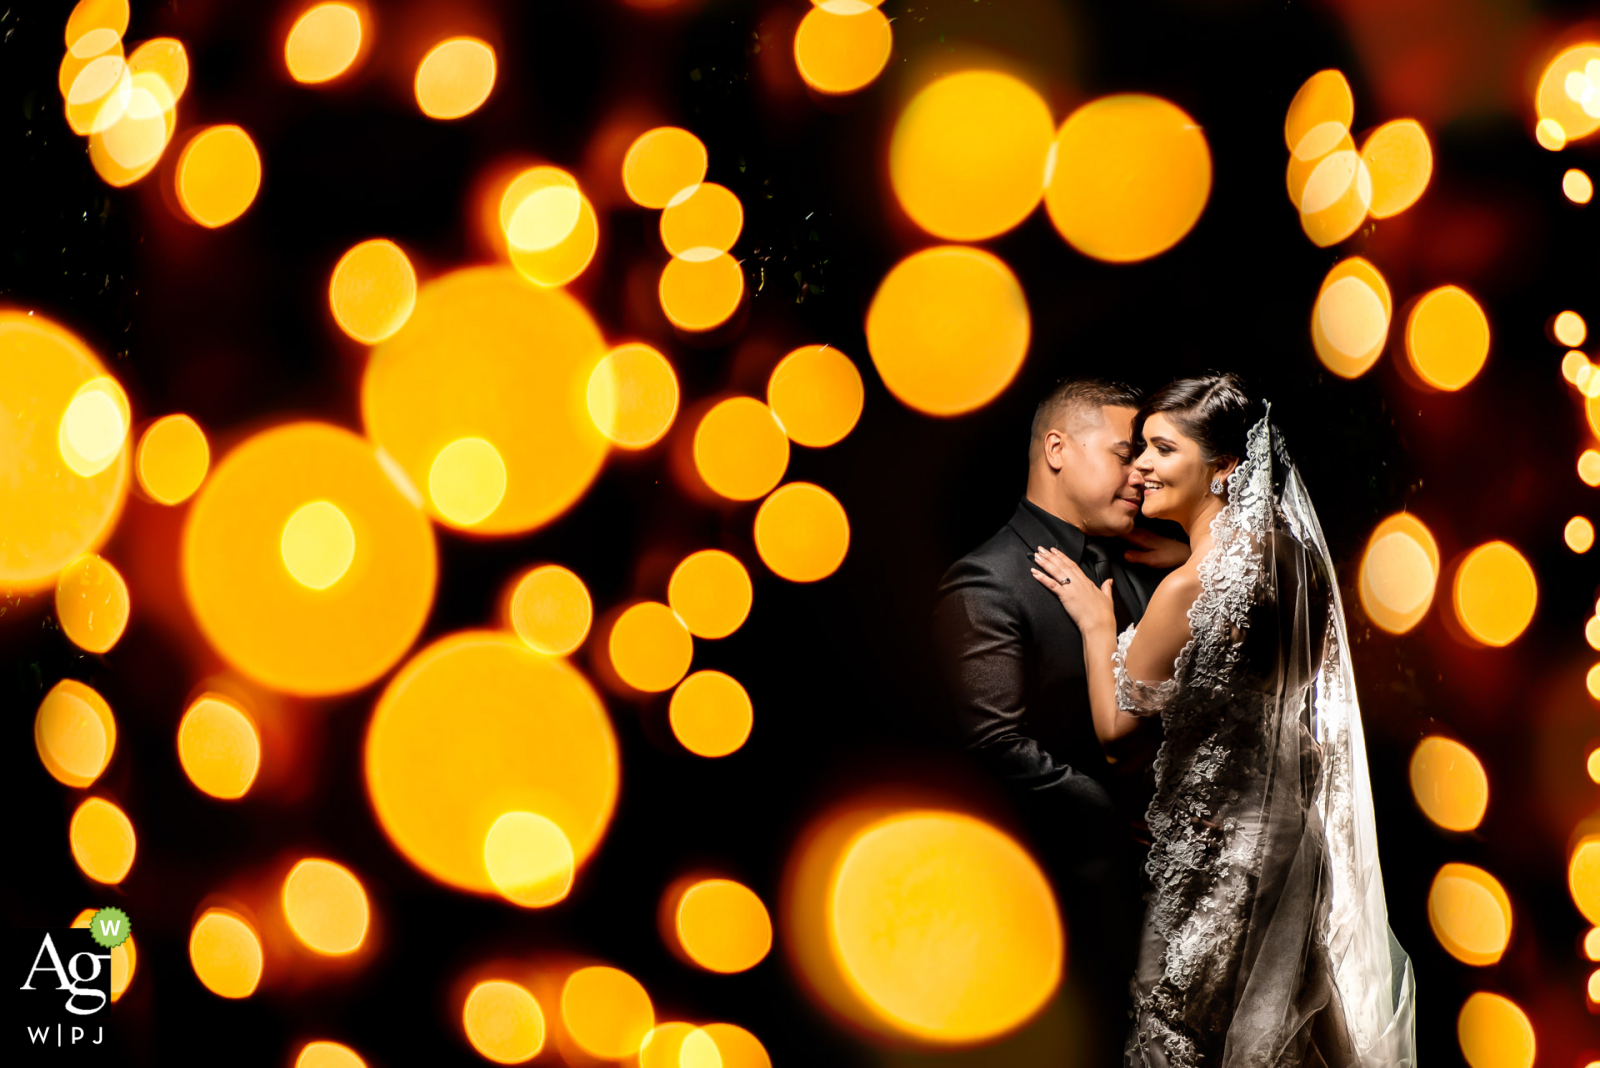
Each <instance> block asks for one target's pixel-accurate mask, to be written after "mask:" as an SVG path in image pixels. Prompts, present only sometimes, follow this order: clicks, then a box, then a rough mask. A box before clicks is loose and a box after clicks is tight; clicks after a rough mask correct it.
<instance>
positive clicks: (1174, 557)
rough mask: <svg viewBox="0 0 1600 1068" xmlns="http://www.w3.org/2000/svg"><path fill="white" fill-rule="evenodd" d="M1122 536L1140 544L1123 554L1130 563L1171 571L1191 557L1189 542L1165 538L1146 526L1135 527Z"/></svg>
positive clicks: (1125, 539) (1126, 539)
mask: <svg viewBox="0 0 1600 1068" xmlns="http://www.w3.org/2000/svg"><path fill="white" fill-rule="evenodd" d="M1122 537H1123V540H1124V541H1131V542H1133V544H1135V545H1137V546H1139V548H1137V549H1129V550H1128V551H1127V552H1125V553H1123V554H1122V558H1123V559H1124V560H1126V561H1128V563H1130V564H1143V565H1144V566H1146V567H1153V568H1155V569H1157V570H1158V571H1170V570H1171V569H1172V568H1175V567H1182V566H1183V565H1184V564H1185V563H1186V562H1187V561H1188V559H1189V543H1188V542H1186V541H1179V540H1178V539H1177V538H1164V537H1162V536H1161V535H1160V534H1156V533H1154V532H1153V531H1149V530H1146V529H1145V528H1144V527H1134V528H1133V529H1132V530H1130V531H1128V532H1127V533H1126V534H1124V535H1123V536H1122Z"/></svg>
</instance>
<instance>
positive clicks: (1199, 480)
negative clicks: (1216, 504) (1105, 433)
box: [1133, 412, 1217, 523]
mask: <svg viewBox="0 0 1600 1068" xmlns="http://www.w3.org/2000/svg"><path fill="white" fill-rule="evenodd" d="M1133 467H1134V470H1135V471H1137V472H1139V474H1140V475H1141V476H1143V478H1144V514H1145V515H1147V516H1149V517H1150V518H1152V519H1171V520H1175V521H1176V522H1179V523H1186V522H1187V521H1188V519H1189V517H1191V516H1193V515H1194V514H1196V512H1197V511H1198V510H1199V508H1200V506H1201V505H1202V504H1204V503H1205V500H1206V497H1207V496H1208V495H1209V494H1210V492H1211V490H1210V486H1211V479H1212V478H1213V477H1215V475H1216V473H1217V465H1216V464H1215V463H1207V462H1206V460H1205V457H1203V456H1202V455H1201V453H1200V445H1199V443H1198V442H1196V441H1195V440H1194V439H1193V438H1191V437H1189V436H1188V435H1187V434H1185V433H1184V432H1183V431H1181V430H1179V429H1178V426H1177V424H1176V423H1174V422H1173V421H1172V420H1170V419H1168V418H1167V417H1166V415H1165V414H1163V413H1161V412H1157V413H1156V414H1154V415H1152V416H1151V417H1150V418H1149V419H1146V420H1145V423H1144V450H1143V451H1142V452H1141V453H1140V454H1139V455H1138V456H1137V457H1136V458H1135V459H1134V461H1133Z"/></svg>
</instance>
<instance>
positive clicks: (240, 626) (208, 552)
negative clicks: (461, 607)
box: [183, 422, 438, 695]
mask: <svg viewBox="0 0 1600 1068" xmlns="http://www.w3.org/2000/svg"><path fill="white" fill-rule="evenodd" d="M313 502H327V503H328V504H331V505H332V506H333V507H334V508H336V509H338V511H339V513H340V514H342V515H343V516H344V518H345V519H346V520H347V521H348V523H349V527H350V530H351V531H352V532H353V534H354V548H353V553H352V555H351V556H350V559H349V563H348V566H347V567H346V568H345V569H344V571H343V572H342V573H341V574H340V576H339V578H338V579H337V580H336V581H334V582H333V583H332V584H330V585H329V586H327V587H326V588H325V589H313V588H311V587H310V586H307V585H304V584H303V583H301V582H299V581H296V579H295V578H294V576H293V575H292V574H291V572H290V570H289V567H288V566H287V564H286V562H285V557H284V532H285V528H286V527H287V526H288V524H289V520H290V519H291V518H292V517H293V516H295V515H296V514H297V513H300V512H301V510H302V509H303V508H305V506H306V505H308V504H312V503H313ZM437 577H438V562H437V559H436V555H435V550H434V544H433V531H432V528H431V527H429V525H428V520H427V518H426V517H425V516H424V515H423V514H422V512H421V511H419V510H418V509H417V508H416V507H415V506H414V505H413V504H411V503H410V502H409V501H407V500H406V498H405V497H404V496H403V495H402V494H401V492H400V490H399V489H397V488H396V487H395V485H394V484H393V483H392V482H391V481H390V479H389V477H388V476H387V475H386V474H385V473H384V471H383V468H382V466H381V465H380V464H379V462H378V458H377V455H376V452H375V450H374V449H373V446H372V444H371V443H370V442H368V441H365V440H363V439H362V438H360V437H358V436H357V435H355V434H352V433H351V432H350V431H348V430H344V429H342V428H340V427H336V426H331V425H329V424H327V423H313V422H302V423H289V424H286V425H284V426H279V427H275V428H273V429H271V430H266V431H263V432H262V433H260V434H257V435H255V436H254V437H251V438H249V439H247V440H246V441H245V442H243V443H242V444H241V445H239V446H238V447H237V448H235V449H234V450H233V451H232V452H230V453H229V454H228V455H227V456H226V457H224V458H223V460H222V462H221V463H220V464H218V465H217V468H216V470H215V471H214V472H212V474H211V477H210V478H209V479H208V480H207V482H206V484H205V487H204V488H203V489H202V490H201V491H200V493H199V495H198V496H197V497H196V498H195V501H194V505H193V507H192V509H191V510H190V512H189V516H188V521H187V523H186V525H185V527H184V533H183V587H184V593H185V595H186V596H187V598H188V601H189V606H190V608H191V609H192V610H193V612H194V616H195V620H196V622H197V623H199V625H200V629H201V631H202V632H203V633H204V634H205V636H206V638H207V639H209V640H210V642H211V644H212V645H213V646H214V647H215V648H216V650H217V652H218V653H220V654H221V655H222V656H223V658H224V659H226V660H227V661H228V662H229V663H230V664H232V665H233V666H234V667H236V668H238V669H239V670H240V671H242V672H244V673H245V674H246V675H249V676H250V677H251V678H253V679H256V680H257V681H259V682H261V683H264V684H265V685H267V686H271V687H273V688H274V689H278V690H283V691H286V692H289V693H296V694H304V695H324V694H336V693H345V692H348V691H350V690H356V689H359V688H361V687H362V686H365V685H367V684H368V683H370V682H372V681H374V680H375V679H377V678H378V677H379V676H380V675H382V674H383V673H384V672H385V671H387V670H389V668H390V667H391V666H393V665H394V663H395V662H396V661H397V660H399V659H400V657H402V656H403V655H405V651H406V650H407V649H408V648H410V646H411V643H412V642H413V641H415V640H416V637H417V633H418V632H419V631H420V630H421V629H422V623H423V621H424V620H425V619H426V618H427V615H428V609H429V606H430V605H431V604H432V603H433V591H434V587H435V584H436V581H437Z"/></svg>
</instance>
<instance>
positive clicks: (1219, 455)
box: [1133, 374, 1265, 463]
mask: <svg viewBox="0 0 1600 1068" xmlns="http://www.w3.org/2000/svg"><path fill="white" fill-rule="evenodd" d="M1264 411H1265V409H1264V408H1263V407H1262V405H1261V402H1260V401H1258V400H1256V399H1255V398H1253V397H1251V396H1250V394H1249V393H1248V392H1247V391H1246V389H1245V385H1244V380H1243V379H1241V378H1240V377H1239V376H1238V375H1236V374H1208V375H1201V376H1200V377H1198V378H1180V379H1178V380H1177V381H1176V382H1173V383H1171V384H1170V385H1168V386H1166V387H1164V388H1163V389H1162V390H1161V391H1160V392H1158V393H1156V394H1155V395H1154V396H1153V397H1151V398H1150V399H1149V400H1148V401H1146V402H1145V404H1144V407H1142V408H1140V409H1139V412H1138V414H1137V415H1135V416H1134V417H1133V437H1134V440H1135V441H1136V442H1138V443H1139V446H1140V447H1141V448H1142V447H1143V443H1144V424H1145V420H1147V419H1149V418H1150V417H1151V416H1152V415H1156V414H1157V413H1159V414H1161V415H1164V416H1166V417H1167V418H1168V419H1170V420H1171V421H1172V422H1173V423H1174V424H1175V425H1176V426H1177V428H1178V429H1179V430H1181V431H1182V432H1183V433H1184V435H1185V436H1187V437H1189V438H1191V439H1193V441H1194V442H1195V444H1197V445H1199V446H1200V455H1201V456H1203V457H1204V458H1205V461H1206V462H1207V463H1212V462H1215V461H1217V460H1221V459H1225V458H1228V457H1232V458H1233V459H1236V460H1243V459H1244V455H1245V442H1246V441H1247V440H1248V438H1249V436H1250V428H1251V427H1253V426H1255V425H1256V424H1257V423H1259V422H1260V421H1261V416H1262V414H1263V412H1264Z"/></svg>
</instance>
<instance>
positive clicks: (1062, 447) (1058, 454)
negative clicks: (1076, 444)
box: [1043, 427, 1067, 471]
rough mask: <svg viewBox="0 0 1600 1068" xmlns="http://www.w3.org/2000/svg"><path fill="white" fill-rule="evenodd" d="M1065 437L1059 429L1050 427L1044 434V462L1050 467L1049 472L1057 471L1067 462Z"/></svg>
mask: <svg viewBox="0 0 1600 1068" xmlns="http://www.w3.org/2000/svg"><path fill="white" fill-rule="evenodd" d="M1066 445H1067V436H1066V434H1064V433H1062V432H1061V430H1060V429H1058V428H1056V427H1051V428H1050V429H1048V430H1046V431H1045V432H1044V449H1043V456H1044V462H1045V463H1047V464H1049V465H1050V470H1052V471H1059V470H1061V468H1062V467H1063V466H1065V464H1066V462H1067V457H1066Z"/></svg>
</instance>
